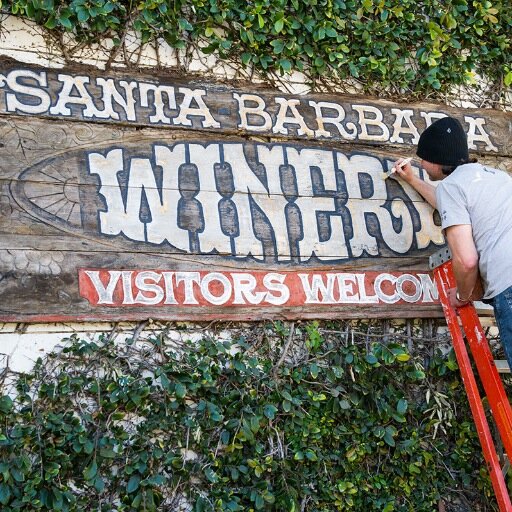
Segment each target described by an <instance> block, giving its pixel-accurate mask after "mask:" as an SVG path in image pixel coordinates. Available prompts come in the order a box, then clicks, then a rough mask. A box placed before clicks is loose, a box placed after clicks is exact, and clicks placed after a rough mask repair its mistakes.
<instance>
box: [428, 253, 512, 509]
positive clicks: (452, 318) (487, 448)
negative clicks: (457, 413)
mask: <svg viewBox="0 0 512 512" xmlns="http://www.w3.org/2000/svg"><path fill="white" fill-rule="evenodd" d="M430 268H431V269H432V270H433V273H434V279H435V282H436V285H437V289H438V292H439V298H440V300H441V304H442V305H443V311H444V316H445V317H446V323H447V325H448V329H449V330H450V334H451V337H452V341H453V348H454V351H455V355H456V356H457V362H458V364H459V369H460V373H461V375H462V381H463V382H464V387H465V388H466V393H467V396H468V400H469V405H470V407H471V413H472V414H473V419H474V421H475V425H476V428H477V431H478V437H479V439H480V444H481V445H482V450H483V454H484V459H485V461H486V463H487V467H488V469H489V473H490V476H491V482H492V486H493V488H494V492H495V494H496V499H497V501H498V506H499V509H500V512H512V504H511V502H510V496H509V494H508V490H507V486H506V483H505V478H504V475H503V471H502V469H501V466H500V462H499V458H498V454H497V452H496V447H495V444H494V441H493V438H492V435H491V430H490V428H489V423H488V421H487V418H486V416H485V411H484V407H483V405H482V399H481V397H480V393H479V391H478V387H477V383H476V379H475V375H474V373H473V370H472V368H471V362H470V359H469V354H468V351H467V347H466V343H465V341H464V337H465V338H466V341H467V344H468V345H469V348H470V350H471V354H472V356H473V360H474V362H475V365H476V368H477V370H478V375H479V377H480V381H481V383H482V386H483V388H484V391H485V394H486V396H487V400H488V402H489V406H490V409H491V413H492V416H493V418H494V421H495V422H496V426H497V428H498V432H499V435H500V437H501V442H502V444H503V447H504V449H505V452H506V454H507V457H508V460H509V461H512V409H511V407H510V403H509V401H508V398H507V395H506V393H505V390H504V388H503V383H502V382H501V378H500V376H499V374H498V370H497V368H496V364H495V362H494V358H493V356H492V353H491V350H490V348H489V344H488V341H487V338H486V336H485V333H484V331H483V329H482V325H481V324H480V319H479V318H478V315H477V312H476V310H475V308H474V306H473V304H472V303H468V304H466V305H464V306H462V307H460V308H453V307H452V306H451V305H450V302H449V299H448V290H449V289H450V288H455V287H456V284H455V276H454V273H453V268H452V262H451V254H450V251H449V249H448V248H444V249H441V250H440V251H439V252H437V253H435V254H433V255H432V256H431V257H430ZM459 319H460V323H459Z"/></svg>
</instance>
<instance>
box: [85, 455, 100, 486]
mask: <svg viewBox="0 0 512 512" xmlns="http://www.w3.org/2000/svg"><path fill="white" fill-rule="evenodd" d="M97 473H98V464H96V459H94V460H93V461H92V462H91V464H90V465H89V466H87V467H86V468H85V469H84V478H85V479H86V480H89V481H90V480H92V479H93V478H94V477H95V476H96V474H97Z"/></svg>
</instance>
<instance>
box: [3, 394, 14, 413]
mask: <svg viewBox="0 0 512 512" xmlns="http://www.w3.org/2000/svg"><path fill="white" fill-rule="evenodd" d="M12 408H13V401H12V398H11V397H10V396H8V395H3V396H2V397H0V412H1V413H2V414H8V413H10V412H11V411H12Z"/></svg>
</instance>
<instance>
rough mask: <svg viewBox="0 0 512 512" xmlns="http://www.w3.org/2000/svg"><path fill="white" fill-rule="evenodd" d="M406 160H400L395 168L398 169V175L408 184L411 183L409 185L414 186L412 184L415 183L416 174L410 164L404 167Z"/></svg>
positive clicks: (395, 164)
mask: <svg viewBox="0 0 512 512" xmlns="http://www.w3.org/2000/svg"><path fill="white" fill-rule="evenodd" d="M404 160H405V158H399V159H398V160H397V161H396V162H395V163H394V165H393V167H394V168H395V169H396V174H397V175H398V176H400V178H402V179H403V180H404V181H405V182H406V183H409V185H412V182H413V181H414V178H415V177H416V175H415V174H414V171H413V170H412V165H411V164H410V162H409V163H406V164H405V165H402V162H403V161H404Z"/></svg>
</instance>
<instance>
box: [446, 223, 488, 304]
mask: <svg viewBox="0 0 512 512" xmlns="http://www.w3.org/2000/svg"><path fill="white" fill-rule="evenodd" d="M445 234H446V240H447V242H448V246H449V247H450V251H451V253H452V264H453V273H454V274H455V281H456V283H457V290H456V291H458V293H459V297H460V298H461V299H462V301H457V300H456V299H455V292H452V293H451V294H450V300H451V302H452V305H453V306H460V305H462V304H464V303H465V302H468V301H469V300H477V299H479V298H481V297H482V295H483V290H482V286H481V281H480V275H479V272H478V253H477V251H476V247H475V242H474V240H473V229H472V227H471V225H470V224H460V225H455V226H450V227H448V228H446V230H445ZM454 299H455V300H454Z"/></svg>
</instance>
